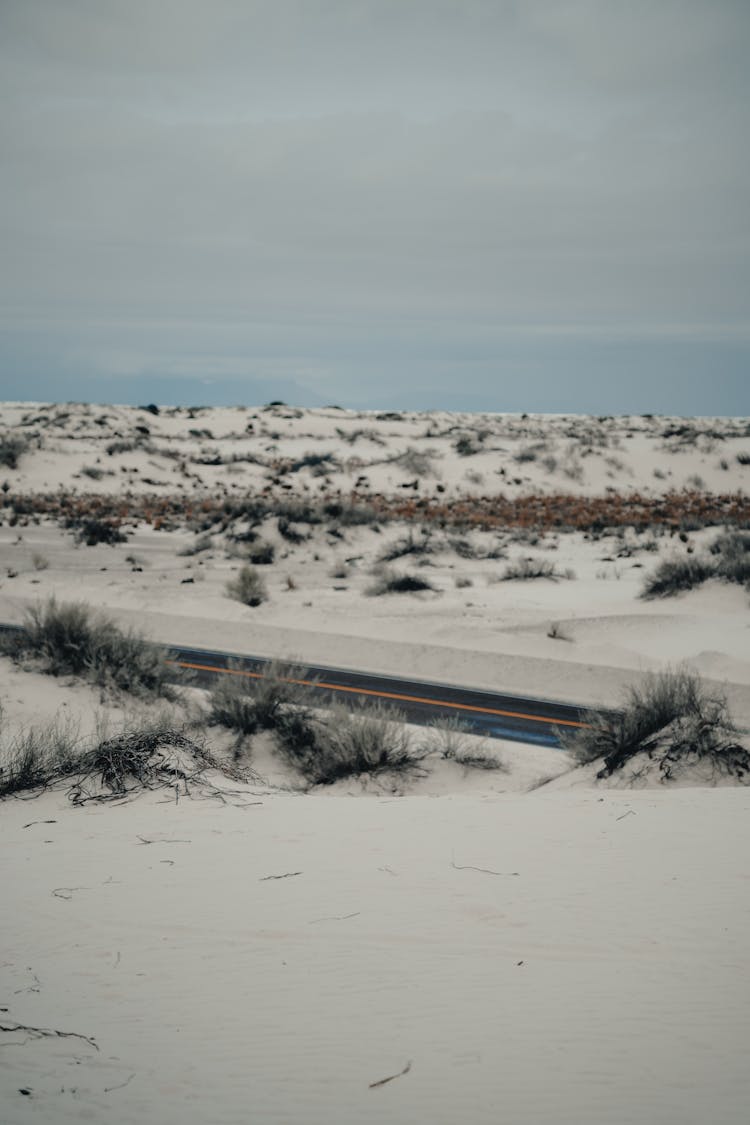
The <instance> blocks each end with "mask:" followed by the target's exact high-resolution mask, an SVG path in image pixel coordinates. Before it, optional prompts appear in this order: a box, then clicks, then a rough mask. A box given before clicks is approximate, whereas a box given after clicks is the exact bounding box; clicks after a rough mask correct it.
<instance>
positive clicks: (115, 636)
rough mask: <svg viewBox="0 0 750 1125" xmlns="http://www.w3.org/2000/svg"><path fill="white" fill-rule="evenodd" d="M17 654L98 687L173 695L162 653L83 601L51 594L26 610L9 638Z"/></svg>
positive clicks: (14, 652)
mask: <svg viewBox="0 0 750 1125" xmlns="http://www.w3.org/2000/svg"><path fill="white" fill-rule="evenodd" d="M9 645H10V648H11V653H12V655H14V656H16V657H17V658H21V657H24V656H29V657H35V658H38V659H39V660H41V661H42V665H43V668H44V670H45V671H46V672H49V673H50V674H52V675H54V676H60V675H73V676H84V677H85V678H86V679H88V680H91V681H92V682H93V683H96V684H99V685H100V686H101V687H107V688H116V689H118V690H120V691H127V692H131V693H132V694H134V695H160V696H163V697H164V698H171V697H172V696H173V694H174V692H173V690H172V688H171V687H170V686H169V683H168V679H167V677H168V674H169V668H168V666H167V663H166V655H167V654H166V651H165V650H163V649H160V648H158V647H157V646H156V645H151V644H149V643H148V642H147V641H146V640H144V638H143V637H142V636H141V635H140V634H139V633H136V632H134V631H133V630H128V631H123V630H122V629H120V628H119V627H118V626H117V625H116V624H115V623H114V622H113V621H112V620H110V619H109V618H108V617H106V616H105V615H104V614H101V613H95V612H94V611H92V610H91V609H90V607H89V606H87V605H85V604H84V603H82V602H69V603H58V602H57V601H56V600H55V598H50V600H49V601H48V602H46V603H45V604H44V605H37V606H34V607H33V608H32V609H30V610H28V612H27V615H26V620H25V623H24V630H23V632H22V633H20V634H16V635H14V637H13V638H12V640H11V641H10V642H9Z"/></svg>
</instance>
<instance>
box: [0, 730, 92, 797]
mask: <svg viewBox="0 0 750 1125" xmlns="http://www.w3.org/2000/svg"><path fill="white" fill-rule="evenodd" d="M78 742H79V731H78V728H77V726H76V725H75V724H74V723H72V722H64V721H61V720H55V721H54V722H52V723H49V724H48V725H47V726H44V727H42V726H34V727H30V728H29V729H28V730H26V731H22V732H21V733H19V734H18V735H16V737H15V738H14V739H12V740H11V742H10V743H9V744H8V745H7V746H5V747H3V749H2V755H1V756H0V797H8V796H10V795H11V794H14V793H23V792H26V791H28V790H32V789H40V788H43V787H44V786H45V785H48V784H49V783H50V781H51V780H53V779H55V778H59V777H63V776H64V775H65V774H66V773H67V772H68V771H69V770H70V769H71V767H72V765H73V763H74V762H75V761H76V760H77V756H78Z"/></svg>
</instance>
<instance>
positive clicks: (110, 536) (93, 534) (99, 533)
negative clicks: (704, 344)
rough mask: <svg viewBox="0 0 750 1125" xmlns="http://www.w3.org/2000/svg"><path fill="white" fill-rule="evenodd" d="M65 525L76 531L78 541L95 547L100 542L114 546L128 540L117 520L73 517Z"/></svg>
mask: <svg viewBox="0 0 750 1125" xmlns="http://www.w3.org/2000/svg"><path fill="white" fill-rule="evenodd" d="M65 526H66V527H67V528H69V529H70V530H72V531H74V532H75V537H76V542H78V543H85V544H86V546H87V547H95V546H96V545H97V544H98V543H106V544H108V545H109V546H114V545H115V544H117V543H125V542H127V536H126V535H125V534H124V532H123V531H122V530H121V528H120V525H119V524H118V523H117V522H116V521H115V520H103V519H99V518H98V517H97V516H90V517H84V518H83V519H80V518H78V517H76V518H71V519H69V520H67V521H66V523H65Z"/></svg>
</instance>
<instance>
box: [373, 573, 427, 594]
mask: <svg viewBox="0 0 750 1125" xmlns="http://www.w3.org/2000/svg"><path fill="white" fill-rule="evenodd" d="M422 590H433V591H434V590H435V587H434V586H433V585H432V584H431V583H430V582H428V581H427V579H426V578H420V577H419V575H417V574H398V573H397V572H396V571H394V570H389V569H387V568H383V569H382V570H380V571H379V572H378V573H377V574H376V577H375V581H374V582H373V583H372V585H371V586H369V587H368V588H367V590H366V593H367V594H369V595H370V596H371V597H380V596H381V595H382V594H417V593H420V592H421V591H422Z"/></svg>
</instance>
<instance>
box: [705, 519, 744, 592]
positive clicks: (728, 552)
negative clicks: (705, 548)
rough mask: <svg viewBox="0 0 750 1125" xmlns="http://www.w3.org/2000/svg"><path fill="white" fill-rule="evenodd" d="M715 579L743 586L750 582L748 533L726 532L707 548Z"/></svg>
mask: <svg viewBox="0 0 750 1125" xmlns="http://www.w3.org/2000/svg"><path fill="white" fill-rule="evenodd" d="M709 550H710V552H711V555H712V556H713V557H714V563H715V566H716V574H717V577H719V578H723V579H725V581H727V582H737V583H739V584H740V585H744V584H745V583H746V582H750V531H727V532H725V533H724V534H723V535H720V536H719V537H718V538H717V539H715V540H714V542H713V543H712V544H711V546H710V548H709Z"/></svg>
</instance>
